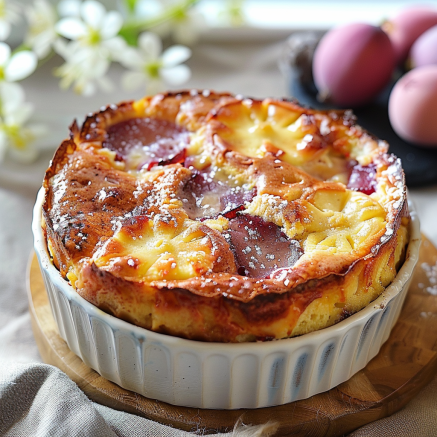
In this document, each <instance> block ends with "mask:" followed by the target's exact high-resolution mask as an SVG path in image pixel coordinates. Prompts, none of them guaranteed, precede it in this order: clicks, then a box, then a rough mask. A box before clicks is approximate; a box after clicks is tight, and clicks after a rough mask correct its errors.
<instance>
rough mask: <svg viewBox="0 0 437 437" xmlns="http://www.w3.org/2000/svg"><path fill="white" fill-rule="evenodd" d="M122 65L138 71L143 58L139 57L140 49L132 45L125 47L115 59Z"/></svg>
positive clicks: (141, 66)
mask: <svg viewBox="0 0 437 437" xmlns="http://www.w3.org/2000/svg"><path fill="white" fill-rule="evenodd" d="M117 61H118V62H120V64H121V65H123V67H126V68H128V69H130V70H136V71H140V70H142V69H143V66H144V59H143V58H142V57H141V54H140V51H139V50H137V49H135V48H133V47H126V50H124V51H123V53H121V54H120V56H119V57H118V59H117Z"/></svg>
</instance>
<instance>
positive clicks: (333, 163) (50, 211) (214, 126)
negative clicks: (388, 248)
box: [43, 91, 406, 302]
mask: <svg viewBox="0 0 437 437" xmlns="http://www.w3.org/2000/svg"><path fill="white" fill-rule="evenodd" d="M386 152H387V146H386V144H385V143H384V142H382V141H378V140H376V139H375V138H373V137H372V136H371V135H369V134H368V133H367V132H365V131H363V130H362V129H361V128H360V127H359V126H357V125H355V120H354V117H353V115H352V114H351V113H350V112H349V111H328V112H323V111H315V110H311V109H306V108H302V107H300V106H298V105H297V104H296V103H294V102H289V101H283V100H273V99H265V100H262V101H259V100H254V99H240V98H236V97H233V96H231V95H229V94H216V93H212V92H205V91H204V92H200V91H191V92H181V93H168V94H162V95H158V96H155V97H152V98H144V99H142V100H140V101H137V102H127V103H123V104H121V105H119V106H109V107H107V108H105V109H103V110H102V111H100V112H98V113H96V114H93V115H92V116H89V117H88V118H87V119H86V120H85V122H84V124H83V126H82V127H81V128H80V129H79V127H78V126H77V124H76V123H74V124H73V125H72V126H71V137H70V139H69V140H66V141H64V143H63V144H62V145H61V147H60V148H59V149H58V151H57V152H56V154H55V157H54V159H53V161H52V164H51V166H50V168H49V169H48V170H47V173H46V178H45V187H46V190H47V191H46V200H45V204H44V207H43V211H44V218H45V222H46V226H47V232H48V235H49V246H50V250H51V253H52V254H53V256H54V261H55V263H56V265H57V266H58V268H59V269H60V270H61V272H62V273H63V274H64V275H67V277H68V278H69V279H70V280H71V282H72V284H73V285H74V282H75V280H76V277H77V269H80V268H82V267H81V266H83V265H84V264H87V265H89V264H92V265H93V266H95V267H96V268H98V269H100V270H101V271H105V272H109V273H111V274H112V275H114V276H115V277H119V278H123V279H126V280H129V281H132V282H138V283H149V284H151V285H152V286H153V287H156V288H166V289H186V290H189V291H190V292H192V293H194V294H197V295H203V296H217V295H220V294H222V295H225V296H228V297H230V298H232V299H236V300H240V301H244V302H247V301H249V300H251V299H253V297H254V296H256V295H258V294H265V293H283V292H285V291H287V290H289V289H291V288H292V287H296V286H298V285H299V284H303V283H305V282H307V281H309V280H312V279H320V278H323V277H326V276H328V275H330V274H337V275H343V274H345V273H346V272H347V271H348V270H349V269H350V268H351V267H352V266H353V265H354V264H355V263H356V262H357V261H358V260H360V259H363V258H366V257H372V256H375V255H376V254H377V253H378V250H379V248H380V247H381V245H384V244H387V242H388V241H389V240H390V238H391V237H392V236H393V235H394V234H395V233H396V230H397V228H398V226H399V221H400V217H401V215H403V214H406V203H405V182H404V176H403V172H402V169H401V166H400V162H399V160H397V159H396V158H395V157H394V156H393V155H387V153H386Z"/></svg>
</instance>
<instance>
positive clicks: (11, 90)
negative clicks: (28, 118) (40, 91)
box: [0, 82, 24, 117]
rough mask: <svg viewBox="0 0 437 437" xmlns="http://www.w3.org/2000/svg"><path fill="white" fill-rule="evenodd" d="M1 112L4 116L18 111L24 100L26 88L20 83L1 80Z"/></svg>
mask: <svg viewBox="0 0 437 437" xmlns="http://www.w3.org/2000/svg"><path fill="white" fill-rule="evenodd" d="M0 102H1V110H0V113H1V115H2V116H3V117H5V116H7V114H9V113H10V112H13V111H16V110H17V109H19V108H20V106H21V105H22V104H23V102H24V90H23V88H22V87H21V85H18V83H10V82H0Z"/></svg>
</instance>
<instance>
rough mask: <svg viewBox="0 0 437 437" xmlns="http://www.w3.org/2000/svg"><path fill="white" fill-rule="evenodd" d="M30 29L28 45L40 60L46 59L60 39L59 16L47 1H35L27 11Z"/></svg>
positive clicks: (27, 37) (27, 39) (27, 38)
mask: <svg viewBox="0 0 437 437" xmlns="http://www.w3.org/2000/svg"><path fill="white" fill-rule="evenodd" d="M26 16H27V21H28V23H29V29H28V33H27V36H26V44H28V45H29V46H30V47H31V48H32V50H33V51H34V52H35V53H36V55H37V56H38V58H40V59H41V58H45V57H46V56H47V55H48V54H49V53H50V49H51V47H52V45H53V43H54V41H55V40H56V38H57V37H58V34H57V33H56V29H55V26H56V22H57V20H58V17H57V14H56V11H55V9H54V8H53V6H52V5H51V4H50V3H48V2H47V0H35V2H34V6H33V7H29V8H27V9H26Z"/></svg>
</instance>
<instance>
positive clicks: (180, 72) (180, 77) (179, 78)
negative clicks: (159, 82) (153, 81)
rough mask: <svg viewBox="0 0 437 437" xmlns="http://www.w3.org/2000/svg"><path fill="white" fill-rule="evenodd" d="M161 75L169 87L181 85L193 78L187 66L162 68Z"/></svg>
mask: <svg viewBox="0 0 437 437" xmlns="http://www.w3.org/2000/svg"><path fill="white" fill-rule="evenodd" d="M159 74H160V76H161V77H162V79H163V80H164V81H165V82H166V83H168V84H169V85H181V84H183V83H185V82H186V81H187V80H188V79H189V78H190V77H191V70H190V69H189V68H188V67H187V66H186V65H177V66H176V67H171V68H161V70H160V72H159Z"/></svg>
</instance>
